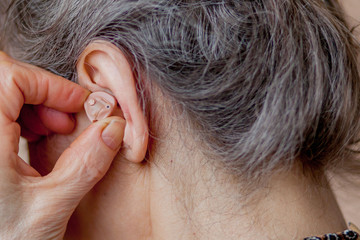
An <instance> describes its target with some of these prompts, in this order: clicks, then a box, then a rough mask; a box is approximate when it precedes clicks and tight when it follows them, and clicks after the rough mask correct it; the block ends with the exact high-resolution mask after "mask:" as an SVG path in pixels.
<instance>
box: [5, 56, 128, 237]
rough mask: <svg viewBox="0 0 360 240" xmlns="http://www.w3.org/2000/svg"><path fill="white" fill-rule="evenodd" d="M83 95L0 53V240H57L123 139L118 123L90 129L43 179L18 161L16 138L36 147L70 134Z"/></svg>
mask: <svg viewBox="0 0 360 240" xmlns="http://www.w3.org/2000/svg"><path fill="white" fill-rule="evenodd" d="M88 95H89V92H88V91H87V90H85V89H83V88H82V87H80V86H78V85H76V84H74V83H71V82H70V81H67V80H66V79H63V78H61V77H58V76H55V75H53V74H51V73H49V72H46V71H44V70H42V69H39V68H37V67H34V66H31V65H28V64H24V63H21V62H17V61H15V60H13V59H12V58H10V57H9V56H7V55H6V54H5V53H2V52H0V142H1V144H0V152H1V153H2V154H1V156H0V239H42V240H43V239H62V238H63V236H64V232H65V229H66V225H67V222H68V220H69V218H70V216H71V214H72V213H73V211H74V209H75V208H76V206H77V205H78V203H79V202H80V200H81V198H82V197H83V196H84V195H85V194H86V193H87V192H88V191H89V190H90V189H91V188H92V187H93V186H94V185H95V184H96V183H97V182H98V181H99V180H100V179H101V178H102V177H103V176H104V175H105V173H106V171H107V170H108V168H109V166H110V164H111V161H112V160H113V158H114V157H115V155H116V153H117V152H118V150H119V149H120V145H121V142H122V138H123V129H124V126H125V121H124V120H123V119H121V118H119V117H111V118H107V119H104V120H102V121H98V122H96V123H94V124H92V125H90V127H88V128H87V129H86V130H85V131H84V132H83V133H82V134H81V135H80V136H79V137H78V138H77V139H76V140H75V141H74V142H73V143H72V144H71V146H70V147H69V148H68V149H66V150H65V152H64V153H63V154H62V155H61V156H60V158H59V159H58V161H57V163H56V165H55V167H54V169H53V170H52V171H51V172H50V173H49V174H48V175H46V176H41V174H40V173H39V172H37V171H36V170H35V169H34V168H33V167H31V166H29V165H27V164H26V163H25V162H24V161H23V160H22V159H21V158H20V157H19V156H18V155H17V153H18V148H19V137H20V135H21V134H22V135H23V136H25V137H26V138H27V139H28V140H29V141H30V142H35V141H38V140H39V139H40V138H41V137H42V136H46V135H49V134H51V133H53V132H55V133H62V134H67V133H71V132H72V130H73V128H74V126H75V121H74V119H73V117H71V115H69V113H75V112H78V111H80V110H81V109H82V107H83V103H84V101H85V99H86V98H87V96H88ZM100 160H101V161H100Z"/></svg>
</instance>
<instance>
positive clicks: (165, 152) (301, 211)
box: [30, 113, 346, 240]
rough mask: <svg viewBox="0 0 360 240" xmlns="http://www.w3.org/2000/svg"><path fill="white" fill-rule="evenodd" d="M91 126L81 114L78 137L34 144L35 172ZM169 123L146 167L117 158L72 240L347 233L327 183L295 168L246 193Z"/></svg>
mask: <svg viewBox="0 0 360 240" xmlns="http://www.w3.org/2000/svg"><path fill="white" fill-rule="evenodd" d="M162 121H165V122H166V121H167V119H163V120H162ZM87 125H89V121H88V120H87V118H86V116H85V113H80V114H78V116H77V128H76V130H75V132H74V133H73V135H70V136H63V135H54V136H52V137H49V138H47V139H45V140H44V141H42V142H38V143H36V144H30V159H31V162H32V164H33V165H34V167H35V168H36V169H37V170H38V171H39V172H40V173H42V174H46V173H47V172H49V171H50V170H51V168H52V166H53V165H54V163H55V162H56V159H57V158H58V156H59V155H60V154H61V152H62V151H63V149H64V148H66V147H67V146H68V145H69V144H70V143H71V142H72V140H73V139H74V138H75V136H77V135H78V134H79V133H80V132H81V131H82V130H83V129H84V128H85V127H86V126H87ZM161 126H162V127H161V128H158V129H154V131H156V135H157V138H156V139H157V140H156V141H155V140H153V141H152V142H151V143H150V147H149V148H150V150H149V154H148V160H147V161H146V162H144V163H141V164H135V163H131V162H129V161H127V160H125V159H122V157H121V156H117V157H116V159H115V160H114V162H113V164H112V166H111V168H110V169H109V171H108V173H107V174H106V176H105V177H104V178H103V179H102V180H101V181H100V182H99V183H98V184H97V185H96V186H95V187H94V188H93V189H92V190H91V191H90V192H89V193H88V194H87V195H86V196H85V197H84V199H83V200H82V202H81V203H80V205H79V206H78V208H77V209H76V211H75V212H74V214H73V216H72V217H71V219H70V222H69V225H68V229H67V232H66V235H65V239H71V240H72V239H77V240H78V239H87V240H88V239H123V240H127V239H140V240H141V239H154V240H161V239H284V240H285V239H301V238H304V237H307V236H313V235H319V234H325V233H329V232H336V231H343V230H344V229H346V224H345V221H344V219H343V216H342V214H341V212H340V210H339V207H338V205H337V202H336V200H335V198H334V196H333V193H332V191H331V190H330V188H329V186H328V185H327V184H322V185H321V186H320V185H317V184H315V183H314V182H312V181H311V180H310V179H308V178H306V177H304V176H303V175H302V174H301V173H300V171H299V169H297V168H294V169H293V170H291V171H287V172H282V173H281V172H279V173H277V174H276V176H274V177H270V178H269V180H268V181H267V183H268V184H266V186H261V187H258V188H257V189H255V190H253V191H252V192H250V193H247V194H244V192H243V191H242V190H241V189H242V188H243V187H244V186H246V184H247V183H244V182H238V181H236V180H234V178H233V177H231V176H230V175H229V174H225V173H223V171H221V170H219V167H215V164H212V163H211V162H210V161H209V160H208V159H207V158H206V157H205V156H204V155H203V154H202V153H201V151H200V150H199V149H200V148H199V147H198V146H199V144H200V140H197V139H196V138H194V137H192V136H190V134H189V133H187V132H189V131H187V130H186V128H184V124H177V123H176V121H172V123H171V124H170V123H169V124H167V125H166V124H162V125H161ZM37 159H42V160H41V161H38V160H37ZM44 159H46V161H44Z"/></svg>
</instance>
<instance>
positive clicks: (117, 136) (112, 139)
mask: <svg viewBox="0 0 360 240" xmlns="http://www.w3.org/2000/svg"><path fill="white" fill-rule="evenodd" d="M123 128H124V124H123V123H121V122H120V121H118V120H112V121H111V122H110V123H109V125H107V126H106V128H105V129H104V130H103V132H102V134H101V137H102V139H103V141H104V143H105V144H106V145H107V146H108V147H109V148H111V149H112V150H114V151H116V150H118V149H119V148H120V146H121V143H122V140H123Z"/></svg>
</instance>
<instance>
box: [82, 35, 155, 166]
mask: <svg viewBox="0 0 360 240" xmlns="http://www.w3.org/2000/svg"><path fill="white" fill-rule="evenodd" d="M77 72H78V79H79V80H78V81H79V84H80V85H82V86H83V87H85V88H87V89H89V90H90V91H92V92H98V91H105V92H107V93H109V94H111V95H113V96H114V97H115V99H116V101H117V102H118V104H119V106H120V108H121V111H122V114H123V117H124V118H125V120H126V127H125V135H124V147H123V149H122V152H123V154H124V156H125V158H126V159H128V160H130V161H133V162H141V161H142V160H143V159H144V157H145V154H146V150H147V142H148V126H147V122H146V119H145V116H144V114H143V111H142V109H141V107H140V104H139V99H138V95H137V91H136V79H135V78H134V75H133V72H132V68H131V66H130V64H129V62H128V60H127V59H126V57H125V56H124V54H123V53H122V51H121V50H120V49H119V48H117V47H116V46H115V45H113V44H111V43H109V42H105V41H96V42H92V43H90V44H89V45H88V46H87V48H86V49H85V50H84V52H83V53H82V54H81V56H80V58H79V61H78V63H77Z"/></svg>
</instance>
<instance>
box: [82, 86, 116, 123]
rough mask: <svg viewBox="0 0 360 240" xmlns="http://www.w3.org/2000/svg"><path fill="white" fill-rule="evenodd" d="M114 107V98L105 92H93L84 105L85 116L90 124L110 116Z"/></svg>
mask: <svg viewBox="0 0 360 240" xmlns="http://www.w3.org/2000/svg"><path fill="white" fill-rule="evenodd" d="M116 106H117V103H116V99H115V97H113V96H112V95H110V94H108V93H106V92H93V93H91V94H90V95H89V97H88V98H87V99H86V101H85V103H84V109H85V112H86V115H87V116H88V118H89V120H90V121H91V122H96V121H99V120H102V119H104V118H107V117H109V116H111V115H112V113H113V112H114V110H115V108H116Z"/></svg>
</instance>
